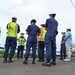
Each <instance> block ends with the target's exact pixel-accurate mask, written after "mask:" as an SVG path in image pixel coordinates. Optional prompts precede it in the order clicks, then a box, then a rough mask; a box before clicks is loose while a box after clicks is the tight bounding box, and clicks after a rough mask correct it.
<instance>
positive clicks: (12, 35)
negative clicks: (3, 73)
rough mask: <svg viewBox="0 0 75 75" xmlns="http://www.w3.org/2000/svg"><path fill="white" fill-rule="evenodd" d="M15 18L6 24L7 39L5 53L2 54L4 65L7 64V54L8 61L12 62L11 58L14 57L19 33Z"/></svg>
mask: <svg viewBox="0 0 75 75" xmlns="http://www.w3.org/2000/svg"><path fill="white" fill-rule="evenodd" d="M16 21H17V18H15V17H12V22H10V23H8V24H7V30H8V32H7V37H6V42H5V52H4V63H6V62H7V58H8V53H9V50H10V53H9V61H8V62H13V61H12V58H13V56H14V53H15V50H16V45H17V34H18V33H19V32H20V27H19V25H17V23H16Z"/></svg>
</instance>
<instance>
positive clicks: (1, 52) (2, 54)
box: [0, 50, 17, 58]
mask: <svg viewBox="0 0 75 75" xmlns="http://www.w3.org/2000/svg"><path fill="white" fill-rule="evenodd" d="M3 57H4V50H0V58H3ZM14 57H17V53H15V54H14Z"/></svg>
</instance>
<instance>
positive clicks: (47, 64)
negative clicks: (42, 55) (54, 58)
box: [42, 60, 51, 67]
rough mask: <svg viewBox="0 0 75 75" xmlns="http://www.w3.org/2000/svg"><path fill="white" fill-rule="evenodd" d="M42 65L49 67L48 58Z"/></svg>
mask: <svg viewBox="0 0 75 75" xmlns="http://www.w3.org/2000/svg"><path fill="white" fill-rule="evenodd" d="M42 66H48V67H51V62H50V60H47V61H46V62H44V63H42Z"/></svg>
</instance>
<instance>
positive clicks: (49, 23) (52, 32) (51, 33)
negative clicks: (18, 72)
mask: <svg viewBox="0 0 75 75" xmlns="http://www.w3.org/2000/svg"><path fill="white" fill-rule="evenodd" d="M45 26H46V28H47V33H46V37H47V38H51V39H55V37H56V32H57V27H58V22H57V21H56V20H55V19H54V18H49V19H47V20H46V24H45Z"/></svg>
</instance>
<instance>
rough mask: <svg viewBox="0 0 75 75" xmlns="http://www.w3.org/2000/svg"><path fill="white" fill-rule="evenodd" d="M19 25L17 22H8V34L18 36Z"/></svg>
mask: <svg viewBox="0 0 75 75" xmlns="http://www.w3.org/2000/svg"><path fill="white" fill-rule="evenodd" d="M17 31H18V25H17V24H16V23H15V22H10V23H9V24H8V32H7V36H9V37H17Z"/></svg>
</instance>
